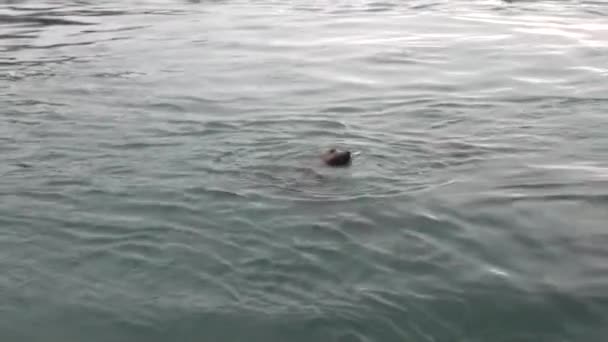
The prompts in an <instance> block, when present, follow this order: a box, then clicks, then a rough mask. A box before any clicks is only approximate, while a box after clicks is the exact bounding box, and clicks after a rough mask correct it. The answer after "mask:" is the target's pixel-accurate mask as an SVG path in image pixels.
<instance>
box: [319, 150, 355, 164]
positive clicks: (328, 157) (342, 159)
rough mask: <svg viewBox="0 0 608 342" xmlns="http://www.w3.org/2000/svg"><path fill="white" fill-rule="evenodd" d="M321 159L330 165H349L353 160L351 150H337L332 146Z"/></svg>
mask: <svg viewBox="0 0 608 342" xmlns="http://www.w3.org/2000/svg"><path fill="white" fill-rule="evenodd" d="M321 159H322V160H323V162H324V163H325V164H326V165H329V166H334V167H337V166H348V165H350V163H351V161H352V156H351V153H350V151H337V150H336V149H335V148H332V149H330V150H329V151H327V152H325V153H324V154H323V156H322V157H321Z"/></svg>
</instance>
